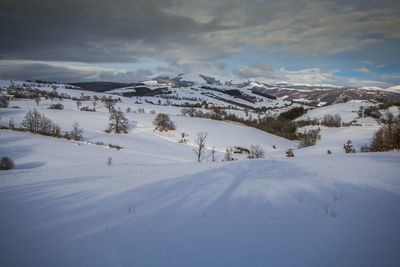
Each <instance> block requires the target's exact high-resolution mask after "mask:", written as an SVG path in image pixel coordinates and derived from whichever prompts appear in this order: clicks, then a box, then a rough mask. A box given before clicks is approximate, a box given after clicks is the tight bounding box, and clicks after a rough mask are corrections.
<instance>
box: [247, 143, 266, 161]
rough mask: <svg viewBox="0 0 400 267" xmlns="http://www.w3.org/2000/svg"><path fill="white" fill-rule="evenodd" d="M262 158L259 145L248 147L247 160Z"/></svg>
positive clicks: (261, 150) (262, 153) (262, 151)
mask: <svg viewBox="0 0 400 267" xmlns="http://www.w3.org/2000/svg"><path fill="white" fill-rule="evenodd" d="M263 157H264V150H263V149H262V148H261V147H260V146H259V145H251V146H250V154H249V156H248V158H249V159H259V158H263Z"/></svg>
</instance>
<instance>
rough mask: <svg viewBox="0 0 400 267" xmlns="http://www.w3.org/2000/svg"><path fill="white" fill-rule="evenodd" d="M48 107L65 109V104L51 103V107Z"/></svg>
mask: <svg viewBox="0 0 400 267" xmlns="http://www.w3.org/2000/svg"><path fill="white" fill-rule="evenodd" d="M48 109H58V110H63V109H64V105H63V104H61V103H57V104H53V105H50V107H48Z"/></svg>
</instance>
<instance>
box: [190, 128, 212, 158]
mask: <svg viewBox="0 0 400 267" xmlns="http://www.w3.org/2000/svg"><path fill="white" fill-rule="evenodd" d="M207 135H208V133H205V132H199V133H197V137H196V139H195V140H194V143H195V145H196V146H197V147H196V148H195V149H194V150H193V151H194V153H195V154H196V156H197V161H198V162H200V161H201V155H202V152H203V150H204V148H205V146H206V138H207Z"/></svg>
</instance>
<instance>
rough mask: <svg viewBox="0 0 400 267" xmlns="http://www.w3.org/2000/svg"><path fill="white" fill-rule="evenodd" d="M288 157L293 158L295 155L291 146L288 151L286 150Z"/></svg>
mask: <svg viewBox="0 0 400 267" xmlns="http://www.w3.org/2000/svg"><path fill="white" fill-rule="evenodd" d="M286 157H288V158H293V157H294V151H293V148H289V149H288V151H286Z"/></svg>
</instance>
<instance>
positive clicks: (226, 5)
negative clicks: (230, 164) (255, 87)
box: [0, 0, 400, 88]
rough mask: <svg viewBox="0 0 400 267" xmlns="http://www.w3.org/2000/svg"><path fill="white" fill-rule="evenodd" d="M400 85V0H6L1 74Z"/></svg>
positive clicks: (0, 5) (0, 25)
mask: <svg viewBox="0 0 400 267" xmlns="http://www.w3.org/2000/svg"><path fill="white" fill-rule="evenodd" d="M183 72H202V73H208V74H211V73H216V74H227V75H235V76H237V77H241V78H245V79H253V78H258V79H264V80H287V81H293V82H299V83H318V84H321V83H329V84H338V85H348V86H357V87H361V86H380V87H384V88H385V87H389V86H392V85H398V84H400V1H398V0H393V1H392V0H380V1H376V0H335V1H317V0H279V1H276V0H272V1H267V0H247V1H246V0H131V1H128V0H113V1H103V0H68V1H67V0H57V1H55V0H1V1H0V79H20V80H27V79H34V80H36V79H43V80H55V81H58V82H72V81H99V80H101V81H122V82H133V81H138V80H143V79H146V77H149V76H151V75H154V74H155V73H183Z"/></svg>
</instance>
